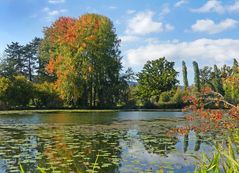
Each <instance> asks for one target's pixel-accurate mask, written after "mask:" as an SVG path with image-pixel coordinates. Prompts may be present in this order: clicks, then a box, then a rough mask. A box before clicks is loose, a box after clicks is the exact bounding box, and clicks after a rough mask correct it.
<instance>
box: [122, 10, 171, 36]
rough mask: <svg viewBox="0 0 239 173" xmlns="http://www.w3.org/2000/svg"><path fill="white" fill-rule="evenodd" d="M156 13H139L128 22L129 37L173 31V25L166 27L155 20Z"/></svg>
mask: <svg viewBox="0 0 239 173" xmlns="http://www.w3.org/2000/svg"><path fill="white" fill-rule="evenodd" d="M154 15H155V13H154V12H152V11H144V12H141V13H137V14H136V15H135V16H134V17H133V18H132V19H130V20H129V21H128V26H127V29H126V33H127V34H128V35H145V34H150V33H159V32H163V31H169V30H172V29H173V27H172V25H169V24H168V25H165V24H163V23H162V22H159V21H155V20H154V19H153V17H154Z"/></svg>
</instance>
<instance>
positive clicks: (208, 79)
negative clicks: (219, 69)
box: [199, 66, 215, 89]
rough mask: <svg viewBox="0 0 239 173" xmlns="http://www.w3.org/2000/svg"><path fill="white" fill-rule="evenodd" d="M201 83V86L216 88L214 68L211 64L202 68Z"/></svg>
mask: <svg viewBox="0 0 239 173" xmlns="http://www.w3.org/2000/svg"><path fill="white" fill-rule="evenodd" d="M199 73H200V76H199V77H200V85H201V87H205V86H209V87H211V88H212V89H214V85H213V79H214V77H215V75H214V72H213V68H212V67H209V66H205V67H203V68H202V69H200V72H199Z"/></svg>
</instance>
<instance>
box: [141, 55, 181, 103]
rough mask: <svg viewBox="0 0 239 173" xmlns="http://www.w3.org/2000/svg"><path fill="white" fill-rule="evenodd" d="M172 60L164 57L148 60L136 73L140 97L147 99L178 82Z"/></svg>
mask: <svg viewBox="0 0 239 173" xmlns="http://www.w3.org/2000/svg"><path fill="white" fill-rule="evenodd" d="M177 74H178V72H176V70H175V69H174V62H169V61H167V60H166V59H165V58H159V59H156V60H152V61H148V62H147V63H146V64H145V65H144V67H143V70H142V71H141V72H139V73H138V75H137V76H138V83H139V93H138V94H139V95H140V97H141V99H143V100H145V101H149V100H150V98H151V97H156V101H158V100H159V96H160V94H161V93H162V92H165V91H170V90H171V89H172V88H174V87H175V86H176V84H177V83H178V80H177V78H176V77H177Z"/></svg>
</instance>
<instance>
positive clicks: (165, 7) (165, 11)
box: [159, 4, 171, 18]
mask: <svg viewBox="0 0 239 173" xmlns="http://www.w3.org/2000/svg"><path fill="white" fill-rule="evenodd" d="M170 11H171V10H170V8H169V6H168V4H164V5H163V6H162V9H161V10H160V13H159V16H160V17H161V18H163V17H165V16H166V15H167V14H169V13H170Z"/></svg>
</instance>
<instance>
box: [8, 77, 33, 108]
mask: <svg viewBox="0 0 239 173" xmlns="http://www.w3.org/2000/svg"><path fill="white" fill-rule="evenodd" d="M6 98H7V101H8V104H9V105H10V106H20V107H26V106H27V105H28V104H29V102H30V100H31V99H32V98H33V85H32V83H31V82H30V81H28V80H27V79H26V78H25V77H24V76H15V77H14V79H13V80H12V81H11V85H10V86H9V87H8V89H7V93H6Z"/></svg>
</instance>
